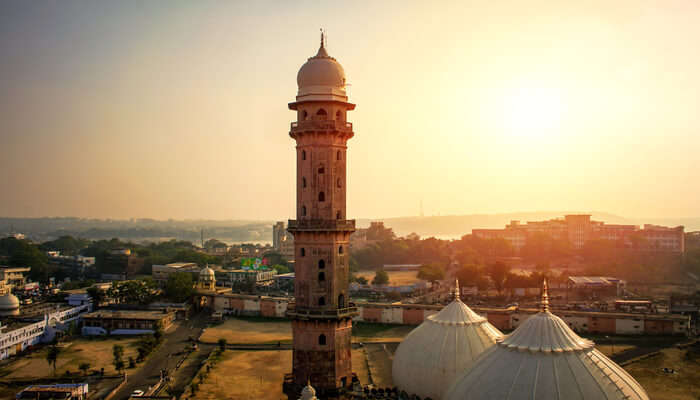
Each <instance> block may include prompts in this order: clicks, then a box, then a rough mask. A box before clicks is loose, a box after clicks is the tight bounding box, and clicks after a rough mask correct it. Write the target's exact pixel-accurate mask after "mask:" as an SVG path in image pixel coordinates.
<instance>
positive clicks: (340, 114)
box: [335, 110, 343, 121]
mask: <svg viewBox="0 0 700 400" xmlns="http://www.w3.org/2000/svg"><path fill="white" fill-rule="evenodd" d="M335 119H337V120H339V121H342V120H343V113H341V112H340V110H338V111H336V112H335Z"/></svg>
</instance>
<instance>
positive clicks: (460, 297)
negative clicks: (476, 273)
mask: <svg viewBox="0 0 700 400" xmlns="http://www.w3.org/2000/svg"><path fill="white" fill-rule="evenodd" d="M455 300H462V293H460V291H459V279H455Z"/></svg>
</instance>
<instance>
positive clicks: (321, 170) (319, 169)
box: [318, 165, 326, 174]
mask: <svg viewBox="0 0 700 400" xmlns="http://www.w3.org/2000/svg"><path fill="white" fill-rule="evenodd" d="M324 172H326V169H325V168H323V165H321V166H320V167H318V173H319V174H322V173H324Z"/></svg>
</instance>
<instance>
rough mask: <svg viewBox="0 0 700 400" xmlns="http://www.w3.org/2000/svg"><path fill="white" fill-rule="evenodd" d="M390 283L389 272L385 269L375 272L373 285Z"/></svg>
mask: <svg viewBox="0 0 700 400" xmlns="http://www.w3.org/2000/svg"><path fill="white" fill-rule="evenodd" d="M388 283H389V274H387V273H386V271H384V270H383V269H380V270H377V272H376V273H375V274H374V279H372V284H373V285H386V284H388Z"/></svg>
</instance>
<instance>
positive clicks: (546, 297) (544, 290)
mask: <svg viewBox="0 0 700 400" xmlns="http://www.w3.org/2000/svg"><path fill="white" fill-rule="evenodd" d="M541 304H542V312H549V293H548V291H547V278H544V280H543V283H542V303H541Z"/></svg>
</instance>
